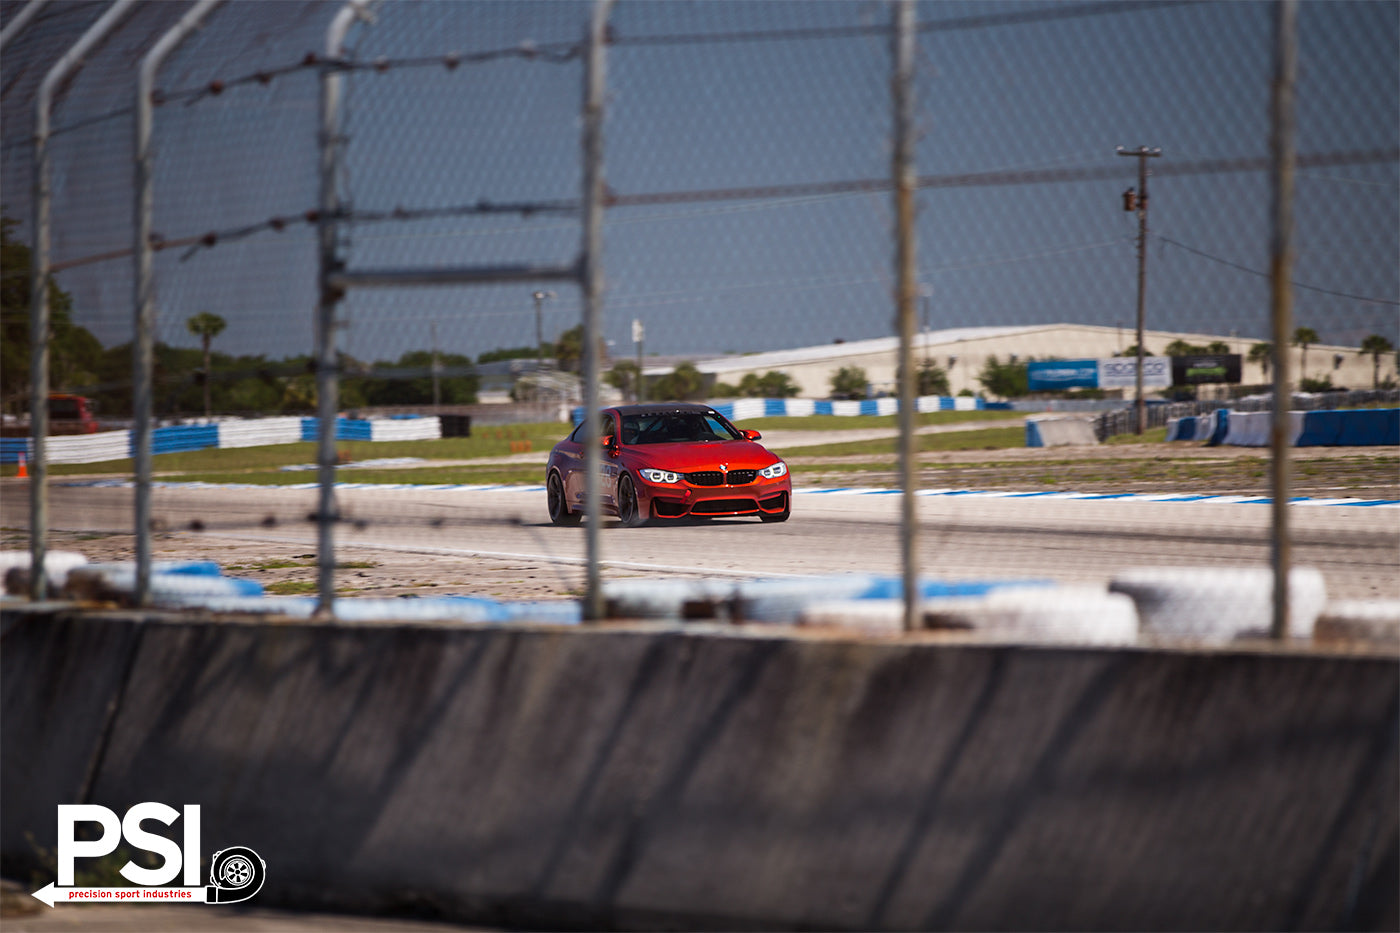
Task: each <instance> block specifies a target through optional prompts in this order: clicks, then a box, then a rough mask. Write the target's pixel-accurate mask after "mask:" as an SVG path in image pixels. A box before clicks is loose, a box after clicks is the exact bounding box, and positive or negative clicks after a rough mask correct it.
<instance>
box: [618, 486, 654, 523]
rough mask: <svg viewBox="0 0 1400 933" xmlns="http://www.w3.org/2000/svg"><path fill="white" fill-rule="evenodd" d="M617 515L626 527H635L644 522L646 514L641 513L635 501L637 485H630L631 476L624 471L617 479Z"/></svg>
mask: <svg viewBox="0 0 1400 933" xmlns="http://www.w3.org/2000/svg"><path fill="white" fill-rule="evenodd" d="M616 501H617V517H618V518H619V519H620V520H621V521H622V524H623V525H625V526H627V527H628V528H636V527H637V526H638V525H644V524H646V520H647V518H646V516H645V515H643V514H642V512H641V509H640V508H638V503H637V487H635V486H633V485H632V477H630V476H628V475H627V474H626V473H623V474H622V478H621V479H619V480H618V481H617V500H616Z"/></svg>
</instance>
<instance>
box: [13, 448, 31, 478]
mask: <svg viewBox="0 0 1400 933" xmlns="http://www.w3.org/2000/svg"><path fill="white" fill-rule="evenodd" d="M15 475H16V476H18V477H19V478H20V479H28V478H29V467H28V465H27V464H25V462H24V451H22V450H21V451H20V452H19V472H18V473H16V474H15Z"/></svg>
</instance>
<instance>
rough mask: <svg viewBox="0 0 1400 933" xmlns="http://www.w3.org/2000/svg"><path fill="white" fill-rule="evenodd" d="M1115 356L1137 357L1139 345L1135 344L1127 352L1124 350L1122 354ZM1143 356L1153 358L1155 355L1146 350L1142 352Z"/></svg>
mask: <svg viewBox="0 0 1400 933" xmlns="http://www.w3.org/2000/svg"><path fill="white" fill-rule="evenodd" d="M1113 355H1114V356H1121V357H1136V356H1137V344H1133V345H1132V346H1130V347H1128V348H1127V349H1126V350H1123V351H1121V352H1118V353H1115V354H1113ZM1142 355H1143V356H1152V355H1153V354H1152V351H1151V350H1146V349H1144V350H1143V351H1142Z"/></svg>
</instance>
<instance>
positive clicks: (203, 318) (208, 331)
mask: <svg viewBox="0 0 1400 933" xmlns="http://www.w3.org/2000/svg"><path fill="white" fill-rule="evenodd" d="M227 326H228V321H225V320H224V319H223V318H221V317H219V316H218V315H217V314H213V313H212V312H209V311H201V312H199V313H198V314H195V315H192V316H191V317H190V318H189V319H188V320H186V321H185V328H186V329H187V330H188V331H189V332H190V333H192V334H194V335H195V336H196V337H198V338H199V343H200V347H201V349H203V350H204V369H203V371H202V376H203V378H202V381H203V383H204V417H206V418H208V417H209V415H210V412H211V408H210V404H209V389H210V385H211V384H212V383H213V382H214V373H213V372H212V371H211V369H210V362H211V361H210V359H209V347H210V345H211V344H213V342H214V338H215V337H217V336H219V335H220V334H222V333H223V332H224V328H225V327H227Z"/></svg>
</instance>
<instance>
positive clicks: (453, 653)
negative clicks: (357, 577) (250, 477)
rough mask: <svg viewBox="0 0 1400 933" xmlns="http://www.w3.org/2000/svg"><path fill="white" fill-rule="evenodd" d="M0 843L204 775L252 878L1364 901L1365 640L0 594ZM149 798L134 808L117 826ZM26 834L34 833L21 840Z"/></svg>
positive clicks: (562, 919) (552, 895)
mask: <svg viewBox="0 0 1400 933" xmlns="http://www.w3.org/2000/svg"><path fill="white" fill-rule="evenodd" d="M3 624H4V636H3V652H0V668H2V669H0V684H2V685H3V706H0V714H3V724H2V728H0V740H2V741H3V748H2V749H0V751H2V752H3V758H2V759H0V761H3V769H2V771H0V774H2V777H3V783H2V785H0V793H2V794H3V799H2V800H0V845H3V853H0V854H3V858H4V867H5V868H6V870H7V873H9V874H12V875H13V874H16V873H19V876H20V877H25V876H26V872H27V869H28V868H29V867H31V866H32V865H33V864H34V861H35V853H34V845H35V844H38V845H40V846H43V847H46V848H49V849H51V848H52V846H53V843H54V839H53V836H54V833H55V831H56V810H55V805H56V804H59V803H73V802H92V803H100V804H104V805H106V806H108V807H111V808H112V809H114V810H116V811H117V812H118V813H122V812H124V811H125V809H126V808H127V807H129V806H131V805H132V804H135V803H138V802H141V801H147V800H152V801H161V802H164V803H167V804H170V805H172V806H176V807H179V806H181V805H183V804H194V803H197V804H199V805H201V807H202V816H203V826H202V835H203V849H204V852H205V858H206V859H207V858H208V857H209V856H210V855H212V853H213V852H214V851H215V850H216V849H220V848H224V847H227V846H230V845H238V846H247V847H250V848H252V849H254V850H255V851H256V852H258V853H259V854H260V855H261V856H262V857H263V858H264V859H265V860H266V862H267V879H266V885H265V887H264V888H263V890H262V893H261V894H260V895H258V898H257V903H256V904H254V906H273V905H274V904H282V905H289V906H296V907H303V908H310V907H317V908H336V909H342V910H346V909H348V910H367V911H395V910H413V911H419V912H425V913H429V914H433V915H439V916H444V917H448V918H453V919H457V920H462V921H470V922H477V923H488V924H502V923H533V924H537V925H542V926H552V927H579V926H615V927H637V928H655V927H663V926H664V927H700V926H709V927H714V926H727V927H739V928H749V929H755V928H766V927H784V928H793V927H808V928H815V927H820V928H831V929H838V928H851V929H915V928H920V929H954V928H974V929H997V928H1021V929H1075V928H1115V929H1262V928H1268V929H1308V928H1321V927H1326V928H1341V927H1353V928H1371V929H1395V928H1397V918H1398V915H1400V908H1398V907H1397V905H1398V904H1400V892H1397V886H1400V882H1397V875H1400V871H1398V870H1397V858H1398V856H1397V848H1398V847H1400V831H1398V826H1400V813H1397V806H1398V804H1397V801H1400V776H1398V775H1397V746H1396V742H1397V730H1398V729H1400V725H1398V724H1397V698H1400V660H1397V659H1396V658H1395V657H1393V656H1391V657H1384V656H1379V657H1378V656H1364V655H1334V656H1306V655H1303V654H1298V653H1275V652H1272V651H1269V650H1267V649H1261V650H1258V651H1249V650H1220V651H1212V652H1207V651H1200V652H1190V651H1163V650H1155V651H1154V650H1107V649H1105V650H1090V649H1067V648H1045V647H1042V648H1025V647H1016V646H1008V645H983V644H971V643H967V642H963V643H946V642H945V643H939V642H937V641H934V640H922V641H899V642H892V641H883V642H882V641H859V640H833V639H830V638H825V639H804V638H799V637H795V636H789V635H788V634H786V633H775V634H771V635H769V634H760V635H757V636H755V635H754V634H752V631H751V630H750V631H749V632H742V631H734V630H719V629H712V630H709V631H700V632H698V633H693V632H681V631H679V630H676V629H659V628H658V629H650V630H649V629H645V628H641V627H637V628H631V629H627V628H611V629H604V630H579V629H545V628H529V629H526V628H519V627H516V628H506V627H472V628H464V627H450V628H449V627H415V626H353V627H352V626H316V625H311V624H285V623H284V624H278V623H268V622H250V623H246V624H244V623H232V622H222V623H218V624H208V623H202V622H197V621H179V620H177V619H173V618H171V617H165V618H157V617H151V618H147V619H140V618H138V617H136V616H133V615H115V614H114V615H108V616H98V615H92V614H88V615H83V614H78V613H65V612H61V611H60V612H53V613H52V614H45V613H43V612H39V611H35V612H27V611H26V612H20V611H18V610H11V611H7V612H6V613H5V616H4V623H3ZM148 828H149V827H148ZM26 834H32V835H33V838H34V842H30V841H29V839H28V838H27V835H26Z"/></svg>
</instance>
